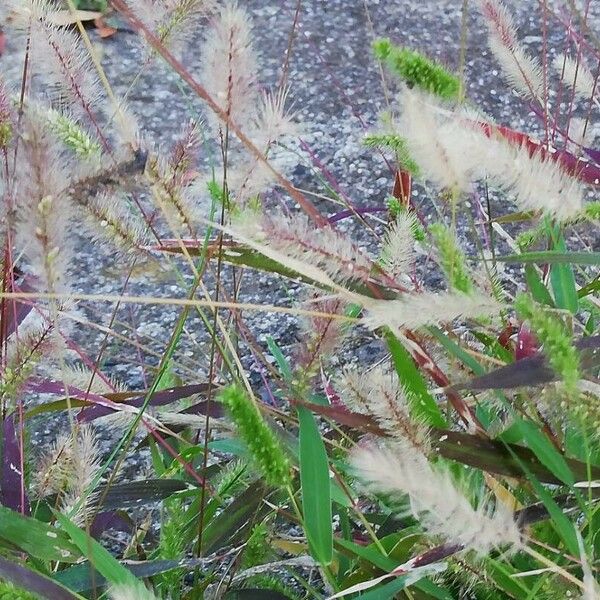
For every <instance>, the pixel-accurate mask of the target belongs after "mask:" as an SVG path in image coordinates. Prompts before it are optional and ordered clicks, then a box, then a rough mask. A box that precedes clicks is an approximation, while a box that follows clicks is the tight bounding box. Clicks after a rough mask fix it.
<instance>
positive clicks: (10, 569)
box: [0, 557, 83, 600]
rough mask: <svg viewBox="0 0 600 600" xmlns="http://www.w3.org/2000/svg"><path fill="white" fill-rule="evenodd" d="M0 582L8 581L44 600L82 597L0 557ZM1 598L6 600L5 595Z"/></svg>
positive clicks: (77, 599) (72, 599)
mask: <svg viewBox="0 0 600 600" xmlns="http://www.w3.org/2000/svg"><path fill="white" fill-rule="evenodd" d="M0 580H4V581H10V583H12V584H13V585H16V586H17V587H19V588H21V589H23V590H27V591H28V592H30V593H31V594H35V596H36V597H37V598H43V599H44V600H83V596H80V595H79V594H74V593H73V592H72V591H71V590H68V589H67V588H66V587H64V586H62V585H60V584H59V583H57V582H55V581H53V580H52V579H50V578H49V577H46V576H45V575H42V574H41V573H37V572H36V571H32V570H31V569H29V568H28V567H26V566H24V565H18V564H16V563H13V562H10V561H8V560H6V559H4V558H2V557H0ZM2 598H3V599H4V598H6V600H8V597H7V596H6V595H2Z"/></svg>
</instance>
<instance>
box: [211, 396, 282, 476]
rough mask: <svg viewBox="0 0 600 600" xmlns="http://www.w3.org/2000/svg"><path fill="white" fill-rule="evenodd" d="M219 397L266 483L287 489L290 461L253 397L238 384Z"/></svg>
mask: <svg viewBox="0 0 600 600" xmlns="http://www.w3.org/2000/svg"><path fill="white" fill-rule="evenodd" d="M218 398H219V400H220V401H221V402H222V403H223V404H225V405H226V406H227V408H228V409H229V413H230V415H231V418H232V420H233V422H234V423H235V426H236V428H237V431H238V434H239V436H240V438H242V440H243V441H244V442H245V443H246V445H247V446H248V450H249V451H250V454H251V456H252V457H253V459H254V462H255V463H256V465H257V467H258V468H259V470H260V472H261V473H262V476H263V478H264V480H265V481H266V482H267V483H268V484H269V485H272V486H274V487H287V486H288V485H289V484H290V464H289V461H288V459H287V457H286V455H285V452H284V450H283V447H282V446H281V444H280V442H279V440H278V439H277V437H276V436H275V434H274V433H273V431H272V430H271V429H270V428H269V426H268V425H267V423H266V422H265V421H264V419H263V417H262V415H261V414H260V411H259V410H258V408H257V406H256V404H255V403H254V401H253V400H252V398H250V397H249V396H248V395H247V394H246V392H244V391H243V390H242V389H241V388H240V387H238V386H236V385H231V386H229V387H227V388H225V389H224V390H223V391H222V392H221V393H220V394H219V396H218Z"/></svg>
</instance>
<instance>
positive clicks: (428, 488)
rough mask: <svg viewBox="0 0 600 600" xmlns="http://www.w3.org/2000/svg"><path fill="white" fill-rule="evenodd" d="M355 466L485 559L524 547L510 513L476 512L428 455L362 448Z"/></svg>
mask: <svg viewBox="0 0 600 600" xmlns="http://www.w3.org/2000/svg"><path fill="white" fill-rule="evenodd" d="M350 461H351V464H352V465H353V467H354V468H355V469H356V472H357V474H358V476H359V477H360V478H361V479H362V480H363V481H364V482H365V483H366V484H367V486H368V487H369V488H370V489H371V490H372V491H373V492H376V493H377V492H379V493H385V494H408V496H409V498H410V503H411V508H412V511H413V513H414V515H415V517H416V518H418V519H420V521H421V523H422V525H423V526H424V527H425V529H426V530H427V531H428V532H429V533H430V534H433V535H439V536H441V537H443V538H444V539H445V540H447V541H448V542H451V543H458V544H461V545H462V546H463V547H464V549H465V550H473V551H475V552H476V553H478V554H480V555H485V554H488V553H489V552H490V551H491V550H493V549H495V548H498V547H506V546H508V547H509V548H510V549H513V550H515V549H518V547H519V546H520V545H521V534H520V532H519V529H518V527H517V524H516V522H515V519H514V515H513V514H512V513H511V511H510V510H508V509H507V508H505V507H504V506H502V505H498V504H497V505H496V508H495V509H492V508H490V507H489V506H488V505H486V504H481V505H480V506H479V507H478V508H473V507H472V506H471V504H470V502H469V501H468V500H467V498H465V496H464V495H463V493H462V492H461V491H459V490H458V489H457V487H456V486H455V484H454V483H453V481H452V479H451V477H450V475H449V473H447V472H445V471H443V470H441V469H439V468H438V469H434V468H433V467H432V466H431V465H430V464H429V462H428V461H427V459H426V458H425V457H424V456H423V455H422V454H417V453H414V452H412V453H411V452H407V451H406V448H405V447H403V446H400V447H397V446H392V445H389V446H382V447H378V446H375V445H371V446H359V447H357V448H356V449H355V450H354V451H353V452H352V454H351V457H350Z"/></svg>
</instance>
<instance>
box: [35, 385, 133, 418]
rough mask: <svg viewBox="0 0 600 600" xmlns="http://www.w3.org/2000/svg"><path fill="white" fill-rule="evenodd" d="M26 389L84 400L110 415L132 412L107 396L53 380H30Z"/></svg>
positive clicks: (125, 405)
mask: <svg viewBox="0 0 600 600" xmlns="http://www.w3.org/2000/svg"><path fill="white" fill-rule="evenodd" d="M27 389H28V390H29V391H30V392H35V393H38V394H61V395H65V396H69V397H70V398H75V399H76V400H84V401H86V402H91V403H93V404H96V405H99V406H100V407H102V408H104V409H107V410H108V413H106V414H110V412H111V409H112V410H121V411H128V412H133V411H132V410H131V407H130V406H128V405H127V404H125V403H121V404H119V403H117V402H114V401H113V400H110V399H109V398H108V394H107V395H106V396H101V395H99V394H94V393H93V392H88V391H85V390H80V389H79V388H76V387H75V386H72V385H67V386H65V384H64V383H61V382H60V381H57V380H55V379H38V378H32V379H30V380H29V381H28V382H27Z"/></svg>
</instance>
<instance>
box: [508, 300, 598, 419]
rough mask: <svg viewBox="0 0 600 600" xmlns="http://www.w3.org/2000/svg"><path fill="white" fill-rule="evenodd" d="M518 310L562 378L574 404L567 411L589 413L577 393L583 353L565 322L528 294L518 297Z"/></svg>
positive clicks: (567, 393) (566, 398)
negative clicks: (576, 345) (574, 342)
mask: <svg viewBox="0 0 600 600" xmlns="http://www.w3.org/2000/svg"><path fill="white" fill-rule="evenodd" d="M515 309H516V311H517V314H518V315H519V316H520V317H521V318H522V319H526V320H527V321H528V322H529V324H530V327H531V329H532V331H533V333H534V334H535V336H536V337H537V338H538V339H539V340H540V341H541V342H542V344H543V347H544V354H545V355H546V356H547V357H548V360H549V362H550V364H551V366H552V368H553V369H554V370H555V371H556V372H557V374H558V375H560V377H561V379H562V382H563V385H564V386H565V394H564V396H565V402H566V403H567V404H570V406H565V408H572V409H574V410H575V412H576V413H577V412H580V413H585V412H587V411H585V410H584V406H583V405H581V403H580V402H579V400H580V395H579V394H578V392H577V386H578V383H579V379H580V360H579V353H578V352H577V349H576V348H575V346H574V345H573V339H572V336H571V335H570V334H569V333H568V331H567V329H566V327H565V325H564V323H563V322H562V321H561V320H560V319H559V318H558V317H556V316H555V315H553V314H552V313H551V312H550V311H549V310H547V309H546V308H544V307H542V306H540V305H539V304H537V303H536V302H535V301H534V300H533V298H532V297H531V296H530V295H528V294H524V293H522V294H519V295H518V296H517V298H516V299H515ZM581 416H588V417H590V416H592V415H585V414H583V415H581ZM597 417H600V415H597Z"/></svg>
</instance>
